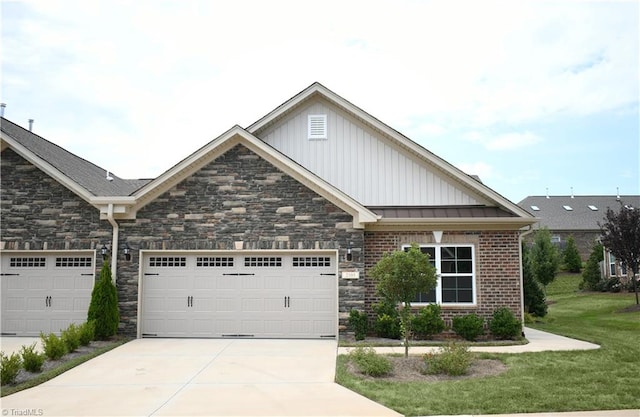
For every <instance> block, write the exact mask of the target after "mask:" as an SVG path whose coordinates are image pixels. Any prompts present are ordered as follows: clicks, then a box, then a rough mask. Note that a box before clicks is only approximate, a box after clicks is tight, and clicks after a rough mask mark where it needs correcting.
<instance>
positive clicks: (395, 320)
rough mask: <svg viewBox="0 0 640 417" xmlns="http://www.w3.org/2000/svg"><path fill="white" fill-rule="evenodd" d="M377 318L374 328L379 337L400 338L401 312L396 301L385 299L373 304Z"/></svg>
mask: <svg viewBox="0 0 640 417" xmlns="http://www.w3.org/2000/svg"><path fill="white" fill-rule="evenodd" d="M373 311H374V313H376V320H375V322H374V323H373V330H374V331H375V332H376V334H377V335H378V336H379V337H387V338H389V339H400V314H399V313H398V309H397V308H396V305H395V303H393V302H391V301H388V300H383V301H381V302H379V303H377V304H374V305H373Z"/></svg>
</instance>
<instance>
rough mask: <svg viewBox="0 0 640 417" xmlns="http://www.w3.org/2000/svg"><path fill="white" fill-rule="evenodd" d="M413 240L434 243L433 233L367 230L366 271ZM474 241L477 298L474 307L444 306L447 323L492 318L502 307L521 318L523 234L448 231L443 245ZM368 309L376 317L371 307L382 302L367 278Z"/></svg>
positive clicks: (366, 305)
mask: <svg viewBox="0 0 640 417" xmlns="http://www.w3.org/2000/svg"><path fill="white" fill-rule="evenodd" d="M411 243H418V244H433V243H435V240H434V239H433V235H432V233H431V232H420V233H414V232H365V271H368V270H369V269H370V268H372V267H373V266H374V265H375V264H376V262H378V260H380V259H381V257H382V255H383V254H384V253H387V252H391V251H394V250H398V249H400V248H401V246H402V245H408V244H411ZM447 243H451V244H473V245H474V246H475V249H474V251H475V268H476V291H477V294H476V300H477V305H476V306H472V307H454V306H447V305H446V304H445V305H442V313H443V318H444V320H445V322H446V323H447V325H449V326H450V325H451V320H452V319H453V317H455V316H459V315H465V314H470V313H476V314H478V315H479V316H481V317H484V318H489V317H491V315H492V314H493V312H494V311H495V310H496V309H497V308H498V307H508V308H509V309H510V310H511V311H512V312H513V313H514V314H515V316H516V317H518V318H519V317H521V314H522V312H521V304H520V287H521V285H520V283H521V280H520V257H519V233H518V232H517V231H499V232H492V231H487V232H444V234H443V236H442V241H441V244H442V245H446V244H447ZM365 286H366V298H365V308H366V311H367V312H368V313H369V315H370V317H371V319H373V318H374V315H373V312H372V310H371V306H372V305H373V304H374V303H376V302H378V301H379V297H378V296H377V295H376V291H375V283H374V281H373V280H372V279H371V278H367V279H366V280H365Z"/></svg>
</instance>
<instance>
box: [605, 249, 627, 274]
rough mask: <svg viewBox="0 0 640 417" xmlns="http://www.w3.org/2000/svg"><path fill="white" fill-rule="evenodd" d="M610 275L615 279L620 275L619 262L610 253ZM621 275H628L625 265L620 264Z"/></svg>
mask: <svg viewBox="0 0 640 417" xmlns="http://www.w3.org/2000/svg"><path fill="white" fill-rule="evenodd" d="M609 275H610V276H612V277H615V276H617V275H618V262H617V259H616V257H615V256H614V255H613V254H612V253H611V252H609ZM620 275H622V276H626V275H627V266H626V265H625V264H622V263H621V264H620Z"/></svg>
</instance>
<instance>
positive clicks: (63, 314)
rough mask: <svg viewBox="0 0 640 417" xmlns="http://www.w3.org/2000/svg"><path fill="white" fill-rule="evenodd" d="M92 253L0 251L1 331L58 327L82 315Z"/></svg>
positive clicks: (31, 333)
mask: <svg viewBox="0 0 640 417" xmlns="http://www.w3.org/2000/svg"><path fill="white" fill-rule="evenodd" d="M94 264H95V253H94V252H93V251H85V252H64V253H63V252H55V253H52V252H11V253H7V252H5V253H2V272H0V280H1V281H2V308H1V309H2V334H3V335H15V336H38V335H40V332H44V333H50V332H53V333H57V334H59V333H60V330H62V329H66V328H67V327H68V326H69V324H71V323H77V324H80V323H82V322H84V321H86V320H87V311H88V309H89V302H90V301H91V290H92V289H93V283H94V268H95V266H94Z"/></svg>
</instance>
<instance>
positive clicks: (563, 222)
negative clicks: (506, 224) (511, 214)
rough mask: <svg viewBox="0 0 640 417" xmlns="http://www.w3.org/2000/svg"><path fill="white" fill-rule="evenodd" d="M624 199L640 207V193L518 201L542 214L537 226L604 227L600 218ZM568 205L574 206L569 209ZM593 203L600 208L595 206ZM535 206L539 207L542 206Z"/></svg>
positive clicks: (530, 209)
mask: <svg viewBox="0 0 640 417" xmlns="http://www.w3.org/2000/svg"><path fill="white" fill-rule="evenodd" d="M621 202H622V204H627V205H631V206H633V207H636V208H638V209H640V196H638V195H623V196H620V200H619V201H618V199H617V196H615V195H590V196H573V197H572V196H549V197H546V196H529V197H527V198H525V199H524V200H522V201H521V202H520V203H518V205H519V206H520V207H522V208H523V209H525V210H527V211H528V212H529V213H531V214H532V215H534V216H536V217H539V218H540V222H539V223H538V225H537V226H536V227H547V228H548V229H549V230H600V227H599V226H598V222H600V223H604V222H605V219H604V217H605V214H606V212H607V208H611V209H612V210H614V211H618V210H619V208H620V203H621ZM564 206H568V207H571V209H572V210H567V209H565V208H564ZM589 206H593V207H595V208H596V209H597V210H592V209H591V208H589ZM532 207H537V208H538V210H534V209H533V208H532Z"/></svg>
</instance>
